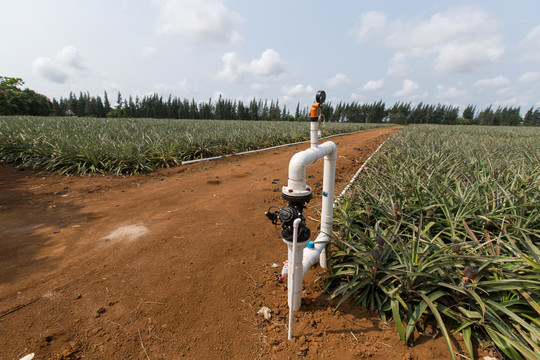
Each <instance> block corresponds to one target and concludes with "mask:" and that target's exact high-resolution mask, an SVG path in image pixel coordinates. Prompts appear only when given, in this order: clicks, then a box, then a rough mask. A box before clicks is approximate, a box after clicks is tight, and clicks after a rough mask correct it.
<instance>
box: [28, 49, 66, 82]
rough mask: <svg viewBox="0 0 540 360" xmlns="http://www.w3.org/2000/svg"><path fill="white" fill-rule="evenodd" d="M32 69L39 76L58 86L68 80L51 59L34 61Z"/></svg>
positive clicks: (40, 58) (42, 58) (44, 58)
mask: <svg viewBox="0 0 540 360" xmlns="http://www.w3.org/2000/svg"><path fill="white" fill-rule="evenodd" d="M32 68H33V70H34V72H35V73H37V74H38V75H39V76H41V77H43V78H45V79H47V80H49V81H52V82H55V83H58V84H64V83H65V82H66V80H67V78H68V74H66V72H65V71H63V70H62V69H61V68H60V67H59V66H58V65H57V64H55V62H54V60H53V59H51V58H48V57H45V56H40V57H38V58H36V59H34V61H33V62H32Z"/></svg>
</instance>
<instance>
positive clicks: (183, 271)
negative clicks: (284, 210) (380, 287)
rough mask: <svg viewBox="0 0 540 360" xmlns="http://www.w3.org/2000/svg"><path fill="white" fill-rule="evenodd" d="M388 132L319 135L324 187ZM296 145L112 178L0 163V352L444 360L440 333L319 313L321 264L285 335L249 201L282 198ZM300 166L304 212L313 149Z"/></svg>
mask: <svg viewBox="0 0 540 360" xmlns="http://www.w3.org/2000/svg"><path fill="white" fill-rule="evenodd" d="M395 131H397V130H396V129H383V130H373V131H367V132H363V133H359V134H355V135H347V136H342V137H335V138H333V139H332V140H333V141H334V142H335V143H336V144H337V145H338V152H339V153H338V170H337V189H336V193H339V192H341V190H342V189H343V188H344V186H345V184H346V183H347V182H348V181H349V180H350V179H351V177H352V176H353V174H354V173H355V172H356V171H357V169H358V168H359V167H360V165H361V164H362V162H363V161H365V159H367V157H368V156H369V155H370V154H371V153H372V152H373V151H374V149H376V148H377V146H378V145H379V144H380V143H381V142H382V141H383V140H384V139H386V138H387V137H389V136H390V135H391V134H392V133H393V132H395ZM306 147H307V145H296V146H289V147H284V148H280V149H277V150H270V151H265V152H260V153H255V154H250V155H242V156H236V157H229V158H224V159H221V160H217V161H211V162H202V163H198V164H192V165H187V166H181V167H178V168H173V169H166V170H162V171H159V172H156V173H153V174H150V175H144V176H133V177H127V178H117V177H112V176H94V177H65V176H58V175H50V174H39V173H35V172H30V171H26V170H22V171H21V170H17V169H14V168H13V167H9V166H5V165H1V166H0V269H1V272H0V359H15V360H18V359H20V358H21V357H23V356H24V355H26V354H29V353H35V354H36V357H35V359H39V360H41V359H80V358H81V359H82V358H84V359H152V360H154V359H179V358H182V357H184V358H188V359H257V358H263V359H274V358H275V359H288V358H291V359H296V358H302V359H318V358H327V359H362V358H373V359H396V360H397V359H413V358H414V359H446V358H449V355H448V350H447V348H446V345H445V343H444V341H443V339H442V338H440V337H438V338H436V339H434V340H432V339H430V338H427V337H419V338H417V339H415V346H414V347H406V346H405V345H404V344H402V343H401V342H400V341H399V338H398V336H397V335H396V333H395V330H394V329H393V326H392V325H391V324H383V323H381V322H380V321H379V319H378V317H377V314H376V313H373V312H371V311H368V310H366V309H362V308H352V307H350V306H348V305H346V306H344V307H342V308H340V310H339V311H338V312H336V313H334V312H333V310H334V306H335V302H333V301H330V300H329V296H328V294H326V293H324V292H323V291H322V286H323V284H324V279H325V271H323V270H322V269H320V268H315V269H313V270H310V272H309V273H308V275H307V276H306V279H305V281H304V293H303V305H302V308H301V310H300V311H298V312H297V313H295V319H294V332H295V338H294V339H293V341H291V342H289V341H287V327H286V320H287V311H288V309H287V306H286V288H285V285H284V284H282V283H279V282H278V281H277V279H276V277H275V275H274V272H275V271H280V269H281V264H282V262H283V261H284V260H285V258H286V246H285V245H284V244H283V242H282V240H280V239H279V238H278V237H277V235H276V232H275V230H274V227H273V226H272V225H271V224H270V222H269V221H268V220H267V219H266V217H265V216H264V212H265V211H266V210H267V208H268V207H269V206H270V205H280V206H283V205H285V203H284V201H283V200H282V199H281V193H280V191H279V189H280V188H281V186H282V185H284V184H285V183H286V181H287V169H288V163H289V159H290V157H291V156H292V155H293V154H294V153H295V152H297V151H299V150H303V149H304V148H306ZM307 175H308V176H309V177H310V178H309V179H308V180H309V184H311V185H312V186H313V187H314V193H315V194H316V195H315V196H314V199H313V200H312V201H311V204H310V209H309V212H308V216H309V217H310V218H311V219H316V218H317V216H318V215H317V211H316V207H317V206H320V195H317V193H318V192H320V191H321V187H320V186H319V185H318V184H320V183H322V161H320V162H319V163H318V164H315V165H313V166H312V167H310V168H308V171H307ZM275 189H278V191H276V190H275ZM309 225H310V228H311V229H312V230H313V232H314V235H316V234H317V231H316V223H315V222H314V221H313V220H311V221H310V224H309ZM273 264H279V265H280V267H279V268H277V269H276V268H273V267H272V265H273ZM262 306H267V307H269V308H270V309H272V310H273V317H272V319H271V320H270V321H266V320H264V319H263V317H262V316H261V315H260V314H259V315H258V314H257V311H258V310H259V309H260V308H261V307H262Z"/></svg>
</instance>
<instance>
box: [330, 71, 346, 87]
mask: <svg viewBox="0 0 540 360" xmlns="http://www.w3.org/2000/svg"><path fill="white" fill-rule="evenodd" d="M350 83H351V80H349V79H348V78H347V76H346V75H345V74H341V73H339V74H336V76H334V77H333V78H331V79H328V80H327V81H326V85H327V86H328V87H329V88H336V87H338V86H340V85H348V84H350Z"/></svg>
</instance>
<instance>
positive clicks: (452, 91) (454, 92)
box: [437, 85, 468, 103]
mask: <svg viewBox="0 0 540 360" xmlns="http://www.w3.org/2000/svg"><path fill="white" fill-rule="evenodd" d="M437 91H438V93H437V98H438V99H440V100H441V101H443V102H445V103H448V102H449V100H463V99H465V98H467V97H468V94H467V91H466V90H460V89H457V88H455V87H446V86H444V85H437Z"/></svg>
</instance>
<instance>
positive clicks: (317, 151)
mask: <svg viewBox="0 0 540 360" xmlns="http://www.w3.org/2000/svg"><path fill="white" fill-rule="evenodd" d="M325 99H326V93H325V92H324V91H319V92H317V94H316V96H315V103H314V104H313V105H312V106H311V111H310V148H309V149H306V150H304V151H301V152H298V153H296V154H295V155H294V156H293V157H292V158H291V160H290V162H289V179H288V183H287V185H286V186H283V188H282V192H281V195H282V197H283V199H284V200H285V201H287V202H288V205H287V206H285V207H282V208H279V207H275V206H272V207H271V208H270V209H269V210H268V211H267V212H266V216H267V217H268V219H270V220H271V221H272V224H274V225H276V226H277V225H280V226H281V237H282V238H283V241H284V242H285V244H287V250H288V251H287V256H288V257H287V262H286V266H287V269H284V270H286V271H283V272H282V273H283V274H285V273H287V272H288V279H287V289H288V298H287V301H288V305H289V333H288V339H289V340H291V339H292V332H293V329H292V323H293V321H292V320H293V313H294V311H297V310H299V309H300V303H301V297H302V281H303V278H304V275H305V274H306V272H307V271H308V270H309V269H310V268H311V267H312V266H313V265H314V264H316V263H317V262H319V263H320V265H321V267H323V268H326V266H327V265H326V247H327V245H328V243H329V242H330V235H331V233H332V223H333V205H334V185H335V178H336V159H337V147H336V144H334V143H333V142H332V141H327V142H325V143H323V144H321V145H319V136H320V132H319V123H320V122H321V120H323V119H324V117H323V116H322V114H321V106H322V105H323V103H324V101H325ZM322 158H324V170H323V171H324V174H323V192H322V213H321V226H320V232H319V235H318V236H317V238H316V239H315V240H314V241H311V240H310V237H311V231H310V230H309V228H308V227H307V226H306V219H305V217H304V216H303V215H302V212H303V211H304V209H305V208H306V204H307V203H308V202H309V201H310V200H311V198H312V197H313V192H312V190H311V187H309V186H308V185H307V184H306V167H307V166H309V165H311V164H313V163H315V162H316V161H317V160H320V159H322ZM272 208H277V210H274V211H271V210H272Z"/></svg>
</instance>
